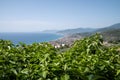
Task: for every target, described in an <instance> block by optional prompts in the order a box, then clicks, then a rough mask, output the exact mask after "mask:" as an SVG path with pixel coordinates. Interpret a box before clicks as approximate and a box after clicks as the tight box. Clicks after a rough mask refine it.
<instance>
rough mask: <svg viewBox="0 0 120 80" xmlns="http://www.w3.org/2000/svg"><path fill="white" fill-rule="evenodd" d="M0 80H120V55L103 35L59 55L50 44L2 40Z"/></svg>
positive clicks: (86, 39)
mask: <svg viewBox="0 0 120 80" xmlns="http://www.w3.org/2000/svg"><path fill="white" fill-rule="evenodd" d="M118 48H119V47H118ZM0 80H120V53H119V52H118V51H117V50H116V49H115V48H112V47H106V46H104V45H103V38H102V36H101V35H99V34H96V35H92V36H90V37H87V38H84V39H82V40H77V41H75V43H74V44H73V45H72V47H71V48H70V49H69V50H67V51H65V52H62V53H59V54H58V53H57V50H56V49H55V48H54V47H53V46H51V45H50V44H48V43H33V44H31V45H26V44H19V45H14V44H12V42H10V41H5V40H0Z"/></svg>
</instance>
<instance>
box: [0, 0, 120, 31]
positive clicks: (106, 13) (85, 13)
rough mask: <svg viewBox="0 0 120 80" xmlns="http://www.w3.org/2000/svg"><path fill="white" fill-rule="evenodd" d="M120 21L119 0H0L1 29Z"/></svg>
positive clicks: (60, 27) (46, 28) (58, 27)
mask: <svg viewBox="0 0 120 80" xmlns="http://www.w3.org/2000/svg"><path fill="white" fill-rule="evenodd" d="M119 22H120V0H0V32H34V31H42V30H55V29H68V28H78V27H81V28H83V27H84V28H86V27H93V28H97V27H105V26H109V25H112V24H115V23H119Z"/></svg>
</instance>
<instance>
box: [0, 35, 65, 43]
mask: <svg viewBox="0 0 120 80" xmlns="http://www.w3.org/2000/svg"><path fill="white" fill-rule="evenodd" d="M62 36H63V35H60V34H56V33H0V39H2V40H10V41H12V42H13V43H14V44H19V43H20V42H22V43H25V44H32V43H40V42H49V41H54V40H57V39H59V38H61V37H62Z"/></svg>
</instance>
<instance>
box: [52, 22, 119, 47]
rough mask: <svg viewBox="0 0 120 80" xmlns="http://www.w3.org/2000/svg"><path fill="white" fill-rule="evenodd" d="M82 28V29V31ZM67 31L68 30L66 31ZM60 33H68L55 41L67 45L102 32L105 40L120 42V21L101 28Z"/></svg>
mask: <svg viewBox="0 0 120 80" xmlns="http://www.w3.org/2000/svg"><path fill="white" fill-rule="evenodd" d="M80 30H81V31H80ZM65 31H66V32H65ZM59 33H64V34H67V36H65V37H63V38H61V39H58V40H57V41H54V42H55V43H59V44H60V43H65V44H67V45H71V44H72V43H73V42H74V41H75V40H78V39H82V38H84V37H87V36H91V35H92V34H95V33H100V34H102V36H103V38H104V41H107V42H120V23H117V24H114V25H111V26H108V27H104V28H100V29H96V30H95V29H89V30H87V29H83V31H82V29H81V28H78V29H69V30H64V31H59ZM68 33H69V34H68Z"/></svg>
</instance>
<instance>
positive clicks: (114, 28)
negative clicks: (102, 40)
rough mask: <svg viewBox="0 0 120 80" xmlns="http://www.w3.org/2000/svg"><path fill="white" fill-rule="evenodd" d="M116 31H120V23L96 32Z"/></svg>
mask: <svg viewBox="0 0 120 80" xmlns="http://www.w3.org/2000/svg"><path fill="white" fill-rule="evenodd" d="M116 29H120V23H116V24H113V25H111V26H107V27H104V28H100V29H98V30H96V31H95V32H104V31H111V30H116Z"/></svg>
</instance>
